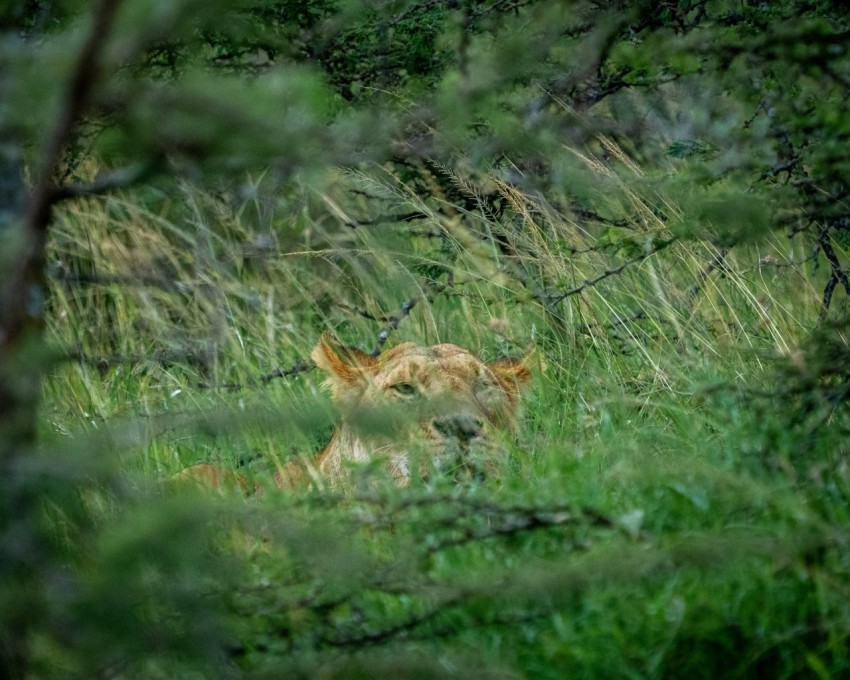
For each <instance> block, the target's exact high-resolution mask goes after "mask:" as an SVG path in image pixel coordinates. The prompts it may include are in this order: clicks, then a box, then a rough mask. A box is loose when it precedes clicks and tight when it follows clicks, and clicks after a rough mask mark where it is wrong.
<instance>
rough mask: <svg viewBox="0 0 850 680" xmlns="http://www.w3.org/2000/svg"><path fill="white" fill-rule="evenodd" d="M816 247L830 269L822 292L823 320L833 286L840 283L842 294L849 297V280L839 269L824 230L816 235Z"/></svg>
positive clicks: (833, 289)
mask: <svg viewBox="0 0 850 680" xmlns="http://www.w3.org/2000/svg"><path fill="white" fill-rule="evenodd" d="M818 245H819V246H820V249H821V252H823V254H824V255H825V256H826V259H827V260H828V261H829V266H830V267H831V269H832V273H831V275H830V277H829V281H827V283H826V288H824V291H823V307H822V308H821V312H820V318H821V320H823V319H824V318H825V317H826V315H827V313H828V312H829V305H830V303H831V302H832V293H833V292H834V291H835V286H837V285H838V284H839V283H841V285H842V286H844V292H845V293H846V294H848V295H850V280H848V278H847V272H845V271H844V269H843V268H842V267H841V263H840V262H839V261H838V256H837V255H836V254H835V250H834V249H833V247H832V243H831V241H830V237H829V233H828V232H827V230H826V229H821V231H820V234H819V235H818Z"/></svg>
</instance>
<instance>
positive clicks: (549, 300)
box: [535, 236, 678, 306]
mask: <svg viewBox="0 0 850 680" xmlns="http://www.w3.org/2000/svg"><path fill="white" fill-rule="evenodd" d="M677 240H678V237H676V236H673V237H671V238H668V239H664V240H663V241H660V242H658V243H656V244H655V245H654V246H652V248H650V249H648V250H645V251H644V252H642V253H641V254H640V255H638V256H636V257H633V258H632V259H630V260H626V261H625V262H623V263H622V264H621V265H619V266H617V267H614V268H612V269H606V270H605V271H604V272H602V273H601V274H600V275H599V276H597V277H595V278H593V279H586V280H585V281H584V282H582V283H581V284H579V285H578V286H575V287H574V288H570V289H569V290H566V291H564V292H563V293H558V294H557V295H551V294H550V295H544V294H538V295H536V296H535V297H536V298H537V299H538V300H539V301H540V302H542V303H543V304H544V305H548V306H554V305H557V304H558V303H559V302H561V301H562V300H565V299H566V298H568V297H571V296H573V295H578V294H580V293H583V292H584V291H585V290H587V289H588V288H593V287H594V286H596V285H597V284H599V283H601V282H602V281H604V280H605V279H607V278H609V277H611V276H616V275H617V274H619V273H620V272H622V271H623V270H624V269H626V268H627V267H630V266H632V265H633V264H638V263H639V262H643V261H644V260H645V259H647V258H648V257H651V256H652V255H655V254H656V253H659V252H661V251H662V250H664V249H665V248H667V247H668V246H670V245H671V244H673V243H675V242H676V241H677Z"/></svg>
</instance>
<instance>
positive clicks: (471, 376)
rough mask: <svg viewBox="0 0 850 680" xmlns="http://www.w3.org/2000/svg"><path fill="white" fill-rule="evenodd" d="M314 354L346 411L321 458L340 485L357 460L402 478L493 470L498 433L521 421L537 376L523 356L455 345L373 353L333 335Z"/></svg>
mask: <svg viewBox="0 0 850 680" xmlns="http://www.w3.org/2000/svg"><path fill="white" fill-rule="evenodd" d="M311 356H312V358H313V360H314V361H315V362H316V365H317V366H319V368H321V369H322V370H323V371H324V372H325V373H326V374H327V376H328V378H327V380H326V382H325V385H326V386H327V387H328V388H329V389H330V391H331V394H332V396H333V399H334V401H335V402H336V403H337V405H338V406H339V409H340V413H341V422H340V424H339V427H338V428H337V430H336V432H334V435H333V437H332V439H331V441H330V443H329V444H328V445H327V446H326V447H325V448H324V449H323V450H322V451H321V452H320V453H319V455H318V457H317V459H316V461H315V468H316V470H317V471H318V476H319V477H320V478H321V479H323V480H327V482H329V483H330V484H335V483H338V482H340V481H342V480H344V479H346V478H347V477H348V476H349V475H350V472H351V467H352V464H357V463H362V464H367V463H372V462H373V461H375V460H379V461H381V462H382V464H383V467H384V469H385V470H386V471H387V472H388V473H389V474H390V475H391V476H392V477H394V478H395V479H396V481H397V482H398V483H399V484H402V485H405V484H407V483H408V482H409V480H410V477H411V476H413V475H415V474H420V475H427V474H429V473H430V472H431V471H432V470H434V469H437V470H440V471H442V472H449V473H452V474H455V475H457V474H461V473H470V472H471V473H476V472H483V471H484V470H483V469H482V458H483V459H484V460H483V465H484V467H487V465H488V463H487V460H486V459H487V457H488V453H489V452H491V450H492V449H494V448H495V445H496V438H495V436H494V435H495V434H496V431H497V430H505V431H510V430H512V429H513V428H514V426H515V424H516V419H517V416H518V412H519V398H520V389H521V387H522V386H523V385H525V384H526V383H527V382H528V381H529V380H530V378H531V374H530V372H529V370H528V367H527V366H526V365H525V364H524V363H523V362H521V361H515V360H511V359H504V360H501V361H497V362H493V363H490V364H485V363H484V362H483V361H481V360H480V359H479V358H478V357H477V356H475V355H474V354H473V353H472V352H469V351H468V350H465V349H463V348H461V347H458V346H457V345H450V344H442V345H434V346H432V347H419V346H417V345H414V344H413V343H404V344H402V345H398V346H397V347H394V348H393V349H391V350H389V351H387V352H384V353H383V354H381V355H379V356H378V357H372V356H370V355H368V354H365V353H363V352H360V351H358V350H355V349H351V348H347V347H341V346H339V345H337V344H336V343H334V342H333V341H332V340H331V339H330V338H329V337H328V336H325V337H323V338H322V339H321V340H320V341H319V343H318V344H317V345H316V347H315V348H314V349H313V352H312V355H311ZM382 415H383V416H386V417H385V418H384V419H383V420H384V422H383V423H382V422H381V420H382V418H381V416H382Z"/></svg>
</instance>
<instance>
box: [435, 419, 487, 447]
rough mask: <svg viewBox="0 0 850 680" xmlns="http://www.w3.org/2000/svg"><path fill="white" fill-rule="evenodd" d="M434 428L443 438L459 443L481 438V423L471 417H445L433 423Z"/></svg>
mask: <svg viewBox="0 0 850 680" xmlns="http://www.w3.org/2000/svg"><path fill="white" fill-rule="evenodd" d="M434 427H435V428H436V430H437V432H439V433H440V434H441V435H443V436H444V437H453V438H454V439H457V440H459V441H461V442H468V441H470V440H471V439H475V438H476V437H480V436H481V421H480V420H479V419H478V418H475V417H473V416H447V417H445V418H438V419H437V420H435V421H434Z"/></svg>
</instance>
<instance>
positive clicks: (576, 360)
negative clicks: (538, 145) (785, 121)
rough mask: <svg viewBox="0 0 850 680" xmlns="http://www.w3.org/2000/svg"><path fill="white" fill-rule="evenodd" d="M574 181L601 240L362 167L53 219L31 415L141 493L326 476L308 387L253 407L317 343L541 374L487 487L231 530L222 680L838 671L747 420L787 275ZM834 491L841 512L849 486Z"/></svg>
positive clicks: (507, 198)
mask: <svg viewBox="0 0 850 680" xmlns="http://www.w3.org/2000/svg"><path fill="white" fill-rule="evenodd" d="M609 150H610V151H614V150H616V147H612V146H611V145H610V144H609ZM617 151H618V150H617ZM583 162H584V163H585V165H586V169H587V172H588V173H589V175H590V176H591V177H596V178H597V179H598V182H599V193H598V201H597V204H598V206H599V212H598V214H597V215H596V216H590V217H589V216H587V215H583V214H581V213H580V212H578V211H576V210H573V208H572V205H571V203H570V201H569V199H568V197H567V196H566V195H564V196H556V197H551V196H550V197H548V200H544V199H543V198H541V197H539V196H536V195H534V194H533V193H532V192H521V191H518V190H517V189H515V188H513V187H511V186H509V185H507V184H505V183H504V182H502V181H501V180H499V179H498V177H499V173H498V171H497V170H496V169H494V171H493V174H492V176H484V177H482V176H472V175H469V174H465V173H464V172H462V171H460V170H457V169H448V168H431V169H428V168H421V169H420V175H419V176H418V177H399V176H397V175H395V174H393V173H392V172H390V171H388V170H387V169H386V168H379V167H375V168H370V169H368V170H361V171H358V172H349V171H346V172H342V171H338V172H335V173H332V174H330V175H328V176H326V177H323V178H322V181H321V182H320V183H318V184H316V183H310V184H307V183H305V184H304V185H303V186H302V187H301V188H300V190H298V191H291V192H289V193H287V194H285V195H283V196H280V197H277V198H276V199H274V200H272V199H269V198H268V196H267V193H268V189H267V188H266V186H265V183H266V182H267V181H270V180H267V179H265V178H259V179H257V180H255V181H252V182H249V183H248V187H249V188H250V189H251V191H250V192H249V193H250V196H251V197H250V198H247V199H246V198H244V196H243V197H242V198H234V196H233V195H228V194H227V193H223V194H221V195H213V194H211V193H208V192H203V191H201V190H200V189H198V188H196V187H192V186H188V185H187V186H184V187H183V190H182V194H181V195H180V197H179V200H177V199H174V200H171V201H166V200H164V199H162V197H158V196H150V195H142V194H133V193H127V194H125V195H122V196H116V197H111V198H106V199H90V200H84V201H79V202H77V203H75V204H74V205H72V206H69V207H68V208H67V209H66V210H65V211H64V212H63V213H62V214H61V215H60V216H59V220H58V223H57V225H56V227H57V228H56V230H55V231H54V233H53V240H52V243H51V258H50V259H51V272H52V276H53V297H52V300H53V307H52V310H51V315H50V327H49V333H50V337H51V340H52V342H53V344H54V345H55V346H56V347H57V348H59V349H61V350H62V351H64V352H67V353H68V355H69V357H70V358H69V359H68V360H67V361H64V362H63V363H61V364H59V365H57V367H56V369H55V370H54V372H53V375H52V376H51V378H50V380H49V381H48V382H47V384H46V385H45V399H44V418H43V423H44V428H45V431H46V433H47V435H48V439H51V440H53V441H60V442H61V441H66V440H68V441H71V440H78V439H80V438H81V437H84V436H85V434H84V433H86V432H89V433H91V432H94V431H101V430H108V429H109V428H110V427H111V426H114V424H115V423H119V422H120V423H125V424H126V423H136V424H138V423H142V424H143V426H142V427H140V429H139V430H138V431H140V432H143V434H141V435H139V436H138V437H135V438H134V437H130V438H129V439H127V440H126V441H125V440H122V441H123V442H124V443H123V444H122V446H125V447H126V449H127V450H126V451H123V452H122V453H123V457H122V462H121V470H122V474H125V475H128V476H129V477H130V478H132V479H133V480H135V482H134V483H136V484H140V485H144V483H145V482H144V480H147V481H148V482H150V481H151V480H156V479H162V478H165V477H167V476H168V475H170V474H172V473H174V472H176V471H178V470H180V469H181V468H182V467H185V466H187V465H190V464H193V463H197V462H217V463H220V464H222V465H225V466H234V467H237V466H238V467H239V468H240V469H241V470H242V471H246V470H247V471H249V473H250V474H253V475H256V476H258V477H259V478H263V477H266V478H267V476H268V475H269V474H270V473H271V471H272V470H273V469H274V467H275V466H276V465H279V464H280V463H281V462H283V461H285V460H286V459H287V458H289V457H291V456H294V455H311V454H312V453H314V452H315V451H317V450H318V449H319V448H321V446H322V445H323V443H324V441H325V440H326V438H327V437H328V436H329V432H330V427H331V425H330V422H329V419H328V418H327V416H326V415H319V416H315V417H313V415H312V414H315V413H319V414H325V413H326V411H325V410H323V409H319V408H318V407H319V406H320V405H325V406H326V405H327V398H326V397H324V396H323V394H322V392H321V389H320V382H321V376H320V375H318V373H317V371H315V370H310V369H309V368H306V369H305V370H300V369H298V370H296V371H295V375H293V376H291V377H281V378H268V376H270V375H271V374H273V372H274V371H275V370H276V369H288V368H290V367H296V366H299V365H300V362H303V361H304V360H306V359H307V357H308V356H309V351H310V348H311V347H312V345H313V344H314V343H315V341H316V340H317V338H318V337H319V335H320V334H321V333H322V331H324V330H325V329H331V330H333V332H334V333H336V334H337V335H338V336H339V337H340V338H341V339H342V340H343V341H345V342H348V343H350V344H353V345H357V346H359V347H361V349H364V350H366V351H371V350H372V349H373V348H375V347H377V346H378V345H379V337H380V334H381V331H382V330H385V329H388V328H390V329H391V328H392V327H393V326H397V328H395V329H394V330H390V332H389V333H388V336H389V340H388V342H387V345H386V346H391V345H392V344H394V343H398V342H401V341H414V342H418V343H421V344H433V343H437V342H453V343H456V344H459V345H462V346H465V347H468V348H470V349H472V350H474V351H475V352H477V353H478V354H479V355H481V356H482V357H484V358H485V359H492V358H496V357H498V356H500V355H504V354H514V355H518V354H525V353H528V352H531V351H533V352H534V354H533V356H534V358H535V362H536V364H537V365H536V368H535V377H534V386H533V388H532V389H531V391H530V393H529V394H528V395H527V397H526V399H525V418H524V424H523V427H522V428H521V431H520V433H519V435H518V438H517V441H516V443H515V444H514V446H513V460H512V462H511V464H510V465H509V466H508V469H506V470H505V473H504V475H503V476H502V477H501V478H500V479H499V480H497V481H494V482H492V483H491V484H489V485H485V486H483V487H482V486H477V485H473V486H471V487H469V488H461V489H456V488H453V487H451V486H443V485H440V484H437V485H436V486H435V487H433V488H414V489H410V490H406V491H398V490H395V489H392V488H388V489H383V490H381V491H380V492H377V491H376V492H375V493H374V494H372V493H370V494H366V495H365V496H362V497H356V498H336V496H334V495H333V494H326V495H324V496H321V495H320V496H319V497H313V496H311V495H306V496H305V495H303V494H290V495H282V494H272V493H267V494H265V495H264V496H263V497H261V498H255V499H252V500H249V501H246V502H245V503H244V504H243V503H241V502H237V503H236V505H235V506H234V505H228V506H226V507H227V508H228V509H227V513H228V517H237V518H241V520H240V521H244V522H247V523H248V524H249V525H250V526H252V527H253V529H252V530H251V531H249V533H248V535H250V536H254V537H257V536H264V537H265V540H264V541H262V540H259V539H257V541H256V542H255V543H253V547H252V548H251V550H250V551H249V552H250V554H251V555H252V557H251V560H252V561H251V564H252V565H253V566H252V567H251V569H249V570H248V571H247V572H244V573H243V575H242V578H243V579H244V580H243V581H242V582H241V583H239V584H238V586H237V587H236V588H235V592H236V594H235V595H233V596H232V599H231V601H230V602H229V604H228V607H227V611H228V614H227V617H228V619H227V620H228V621H231V622H232V623H233V622H235V623H233V627H234V629H235V630H237V631H239V635H240V636H241V638H240V639H241V645H242V647H241V648H240V650H239V653H238V654H235V658H236V661H235V662H234V663H235V664H236V667H239V668H242V669H243V670H244V669H249V670H250V671H251V672H253V673H259V674H262V673H263V672H266V671H267V670H268V669H270V668H275V669H278V670H279V669H280V668H282V667H286V668H288V669H289V670H290V671H291V672H293V673H304V674H310V673H313V672H316V669H317V668H324V669H325V670H326V671H327V672H333V673H340V674H343V675H344V674H351V675H357V674H358V673H359V672H361V671H362V667H361V665H359V664H366V665H365V667H366V668H368V669H369V673H370V674H372V675H374V676H380V675H382V674H385V675H388V676H398V675H399V674H401V675H404V674H406V673H408V674H412V673H414V672H422V673H426V674H436V675H453V674H454V675H461V676H463V675H465V668H466V666H465V664H466V663H468V662H469V659H470V658H471V657H474V658H476V659H477V661H476V663H479V664H484V665H485V666H486V667H487V668H490V667H492V668H493V669H502V671H504V672H508V671H507V670H506V669H513V670H512V671H511V672H515V673H519V674H522V675H525V676H528V677H552V678H555V677H559V678H560V677H564V675H565V674H566V675H568V676H570V677H573V676H586V677H662V676H667V677H671V676H672V677H681V676H683V675H685V674H688V675H695V676H698V677H708V676H716V675H717V674H718V673H723V672H729V673H731V674H733V675H734V674H737V675H739V676H740V675H743V676H746V675H751V674H753V673H757V672H761V673H770V674H775V676H776V677H790V676H795V677H796V676H798V675H817V676H819V677H829V676H830V675H836V676H838V675H841V674H842V673H847V672H848V669H850V659H848V655H847V653H846V649H847V645H846V642H847V636H848V632H850V606H848V602H850V599H848V598H847V597H846V595H847V592H848V587H850V583H848V582H847V578H846V576H847V573H848V572H847V567H848V566H850V565H848V564H847V559H846V557H843V556H842V555H841V551H840V549H839V548H838V547H837V546H840V545H841V544H842V541H846V526H847V524H846V522H847V519H848V517H847V512H846V507H845V508H844V509H843V510H834V511H833V515H832V517H831V518H825V517H824V516H823V515H822V514H819V513H818V511H816V510H814V509H813V508H812V495H813V494H815V495H816V494H817V493H819V491H818V487H817V486H816V485H815V487H812V488H808V490H801V488H800V485H799V484H796V483H795V482H796V481H799V477H798V476H795V475H798V474H799V471H798V472H796V473H793V474H792V472H790V471H789V468H788V466H787V465H785V463H784V462H783V461H784V460H785V458H783V455H784V454H783V451H784V449H783V448H782V447H783V446H785V447H790V448H794V447H796V446H798V445H799V441H800V440H799V434H798V433H795V431H793V429H792V428H790V427H789V428H784V427H783V423H782V417H783V414H782V413H781V407H780V409H779V412H777V409H776V408H775V407H774V406H775V405H772V404H771V403H770V400H768V402H767V405H765V402H763V401H758V400H757V399H755V397H753V398H750V397H747V394H749V393H753V392H764V393H768V394H770V393H771V391H772V390H776V389H777V385H778V383H779V381H780V379H781V375H782V374H781V373H780V372H778V371H777V364H781V363H782V362H783V361H785V360H787V359H788V358H789V357H790V358H793V357H794V355H795V352H796V351H797V348H798V347H799V346H800V344H801V343H802V342H803V341H804V340H805V339H806V338H807V337H808V336H809V335H810V332H811V329H813V328H814V327H815V326H816V324H817V320H818V315H819V312H820V307H819V297H820V296H819V291H820V290H822V284H823V280H822V274H821V273H820V272H819V271H816V270H814V269H813V268H812V266H811V263H810V262H808V261H807V258H808V255H809V250H810V248H809V245H808V244H807V243H805V241H804V240H803V238H802V237H794V238H791V239H788V238H787V237H785V236H784V235H781V234H776V235H774V236H771V237H769V238H766V239H762V240H759V241H758V242H753V243H745V244H741V245H738V246H736V247H734V248H731V249H728V250H727V249H721V248H720V247H719V246H717V245H712V244H711V243H709V242H705V241H700V240H695V239H684V238H683V239H678V240H677V239H673V238H672V237H673V236H674V234H673V233H672V232H671V231H670V230H669V228H668V226H667V225H668V224H669V223H670V221H671V220H672V219H674V218H675V219H687V215H688V206H687V205H679V204H677V203H676V202H675V201H674V200H673V199H672V198H670V197H669V196H666V195H664V194H663V193H662V192H661V191H660V190H659V189H657V188H653V186H652V185H651V184H650V183H647V182H635V181H634V179H635V177H640V174H641V171H640V169H639V168H638V167H637V166H636V165H634V163H632V162H631V161H630V160H629V159H628V158H627V157H626V156H625V155H624V154H623V153H622V152H620V151H618V155H615V160H614V161H613V162H612V163H607V164H606V163H602V162H600V161H598V160H597V159H594V158H591V157H588V156H584V157H583ZM435 173H438V174H439V175H440V178H439V181H438V180H437V179H435V177H436V174H435ZM422 182H425V183H426V184H427V183H430V185H431V189H432V191H430V192H429V193H428V196H429V198H427V199H426V198H422V196H423V195H425V194H424V193H423V192H422V191H421V190H420V187H421V186H422V184H421V183H422ZM441 192H442V193H441ZM447 192H451V193H452V195H449V193H447ZM243 194H244V192H243ZM494 200H495V201H497V203H498V205H499V206H501V207H500V208H499V209H498V210H497V209H496V208H494V207H493V206H494V203H493V201H494ZM662 210H663V212H664V214H665V215H666V217H667V219H664V220H662V219H661V218H660V217H659V213H660V211H662ZM402 215H404V216H408V218H407V219H405V220H400V219H398V218H399V216H402ZM393 216H396V217H395V218H394V217H393ZM411 216H412V217H411ZM668 242H669V243H668ZM606 272H609V273H610V275H608V276H603V275H604V274H605V273H606ZM823 276H825V274H824V275H823ZM576 289H581V290H576ZM571 290H575V292H574V293H573V294H571V295H569V296H566V297H564V298H563V299H562V300H560V301H559V302H556V303H553V302H552V301H553V300H554V299H556V298H558V297H559V296H561V295H562V294H563V293H565V292H567V291H571ZM411 301H415V305H414V306H413V307H412V310H409V313H408V307H403V306H404V305H405V303H408V304H409V303H410V302H411ZM403 310H404V311H403ZM264 376H266V378H264ZM204 414H206V415H204ZM239 414H243V416H244V417H240V416H239ZM825 427H827V426H825ZM131 429H132V428H131ZM134 431H136V430H134ZM783 438H784V439H783ZM822 439H823V442H822V444H818V446H822V447H823V450H829V451H833V452H834V451H835V450H836V449H835V443H834V439H830V437H829V436H828V435H824V437H823V438H822ZM783 442H784V443H783ZM818 450H820V449H818ZM829 455H833V454H829ZM824 460H827V462H824ZM810 463H811V465H810V466H809V467H810V469H809V470H808V473H811V474H813V475H814V474H816V468H818V466H822V465H832V464H833V463H834V464H836V465H838V463H836V462H835V459H829V456H827V459H823V458H821V459H817V460H815V459H813V460H811V461H810ZM845 468H846V463H845ZM818 469H819V468H818ZM803 474H804V475H805V474H807V473H806V471H805V470H804V471H803ZM842 475H843V477H842ZM836 479H837V480H838V482H837V483H838V484H839V486H840V485H841V484H843V485H844V486H843V489H844V491H845V492H846V490H847V488H848V487H847V474H846V469H845V471H844V472H843V473H840V474H838V476H837V477H835V478H833V481H832V482H830V483H831V484H834V483H836V482H835V480H836ZM842 480H843V481H842ZM375 494H376V495H375ZM845 500H846V499H845ZM546 509H550V510H551V512H550V513H549V514H546V512H545V510H546ZM570 513H573V514H572V515H570ZM602 517H604V518H605V521H601V520H599V518H602ZM293 518H297V522H296V523H291V520H293ZM594 518H595V519H594ZM597 520H599V521H597ZM288 522H289V523H288ZM317 527H321V528H320V529H317ZM842 536H844V537H845V538H840V537H842ZM500 537H501V538H500ZM815 554H819V555H824V554H826V555H827V556H826V557H825V558H823V559H819V561H818V562H817V566H811V565H812V562H811V559H812V555H815ZM245 561H246V562H247V561H248V559H247V557H246V558H245ZM243 568H244V567H243ZM240 573H242V572H240ZM234 635H236V634H235V633H234ZM399 646H400V647H401V648H403V649H404V650H406V654H407V655H406V656H404V657H403V658H404V661H400V660H399V658H398V657H396V656H394V653H393V650H394V649H396V648H398V647H399ZM388 650H389V651H388ZM367 653H368V655H367V656H363V655H364V654H367ZM386 654H388V656H387V655H386ZM163 663H165V662H163ZM228 663H230V662H228ZM269 664H271V665H269ZM166 665H167V664H166ZM154 667H156V668H159V667H158V666H156V664H154ZM165 667H166V666H163V668H165ZM264 669H265V670H264ZM358 669H361V670H358ZM157 672H164V671H162V670H161V668H160V670H159V671H157ZM268 672H271V671H268ZM493 672H496V670H494V671H493Z"/></svg>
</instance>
